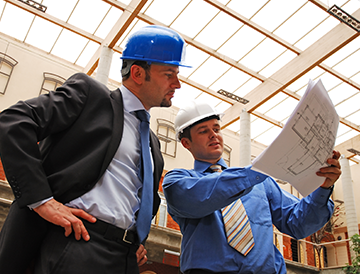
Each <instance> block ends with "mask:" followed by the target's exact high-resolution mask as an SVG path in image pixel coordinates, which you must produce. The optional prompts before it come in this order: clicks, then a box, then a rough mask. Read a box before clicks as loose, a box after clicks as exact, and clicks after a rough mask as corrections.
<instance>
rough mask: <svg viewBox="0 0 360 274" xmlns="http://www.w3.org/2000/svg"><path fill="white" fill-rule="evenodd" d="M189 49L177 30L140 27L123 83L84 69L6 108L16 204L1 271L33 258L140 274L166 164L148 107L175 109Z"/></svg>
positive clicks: (79, 268) (59, 268)
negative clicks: (112, 83)
mask: <svg viewBox="0 0 360 274" xmlns="http://www.w3.org/2000/svg"><path fill="white" fill-rule="evenodd" d="M184 50H185V42H184V40H183V39H182V38H181V37H180V35H179V34H178V33H176V32H175V31H173V30H171V29H169V28H165V27H161V26H147V27H144V28H141V29H140V30H138V31H136V32H135V33H134V34H133V35H131V36H130V37H129V39H128V41H127V44H126V46H125V49H124V52H123V55H122V57H121V58H122V59H123V67H122V76H123V85H122V86H121V87H120V88H118V89H116V90H114V91H110V90H108V88H107V87H106V86H105V85H103V84H101V83H99V82H97V81H96V80H94V79H92V78H91V77H89V76H87V75H85V74H83V73H78V74H75V75H73V76H71V77H70V78H69V79H68V80H67V81H66V82H65V83H64V85H63V86H61V87H59V88H58V89H57V90H56V91H52V92H50V93H49V94H46V95H41V96H39V97H37V98H33V99H30V100H27V101H25V102H23V101H20V102H19V103H17V104H16V105H14V106H12V107H10V108H8V109H6V110H4V111H2V112H1V114H0V154H1V159H2V163H3V166H4V170H5V174H6V177H7V179H8V182H9V184H10V186H11V187H12V189H13V192H14V195H15V202H14V203H13V205H12V206H11V208H10V212H9V214H8V217H7V219H6V221H5V224H4V227H3V229H2V231H1V234H0V273H4V274H5V273H9V274H10V273H24V272H25V269H26V268H27V267H28V265H29V264H30V262H31V261H32V260H33V259H34V258H36V261H35V273H65V274H71V273H76V274H78V273H87V274H91V273H94V274H95V273H96V274H98V273H107V274H111V273H114V274H115V273H116V274H121V273H123V274H134V273H135V274H136V273H139V268H138V264H139V265H141V264H143V263H144V262H146V260H147V259H146V256H145V254H146V251H145V250H144V247H143V245H142V244H143V243H144V242H145V240H146V238H147V235H148V233H149V230H150V225H151V219H152V217H153V216H154V215H155V214H156V212H157V210H158V207H159V204H160V198H159V196H158V193H157V191H158V186H159V180H160V178H161V175H162V171H163V165H164V163H163V158H162V155H161V151H160V143H159V140H158V139H157V137H156V135H155V134H154V133H153V132H152V131H150V132H149V116H150V115H149V112H148V111H149V110H150V108H152V107H155V106H156V107H169V106H171V99H172V97H173V96H174V93H175V90H176V89H179V88H180V82H179V79H178V72H179V66H184V63H183V61H184V55H185V53H184ZM143 133H145V134H143ZM39 142H40V143H39ZM150 148H151V150H150ZM38 254H39V255H38Z"/></svg>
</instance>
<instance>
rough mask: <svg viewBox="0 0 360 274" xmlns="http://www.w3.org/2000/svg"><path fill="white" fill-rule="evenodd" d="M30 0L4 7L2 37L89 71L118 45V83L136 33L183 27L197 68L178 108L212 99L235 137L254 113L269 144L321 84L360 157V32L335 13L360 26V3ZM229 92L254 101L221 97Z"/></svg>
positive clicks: (256, 136) (257, 131) (183, 76)
mask: <svg viewBox="0 0 360 274" xmlns="http://www.w3.org/2000/svg"><path fill="white" fill-rule="evenodd" d="M23 2H24V1H23ZM23 2H22V1H19V0H5V1H1V2H0V10H1V17H0V32H1V33H4V34H6V35H9V36H11V37H14V38H15V39H17V40H19V41H22V42H24V43H27V44H30V45H32V46H34V47H37V48H39V49H41V50H43V51H45V52H47V53H49V54H52V55H55V56H58V57H60V58H63V59H65V60H67V61H69V62H71V63H74V64H76V65H78V66H80V67H83V68H84V72H85V73H88V74H92V72H94V71H95V72H96V65H94V64H95V62H94V60H97V59H98V58H99V56H98V55H99V50H98V49H99V48H100V46H101V44H108V45H110V47H112V48H113V50H114V51H115V53H114V56H113V58H114V59H113V63H112V67H111V72H110V78H112V79H113V80H115V81H118V82H121V77H120V73H119V70H120V67H121V61H120V60H119V57H120V56H121V52H122V49H123V48H124V44H125V42H126V39H127V37H128V36H129V34H131V33H132V32H134V31H136V30H137V29H139V28H140V27H142V26H145V25H149V24H159V25H164V26H168V27H170V28H172V29H174V30H176V31H177V32H179V33H180V34H181V35H182V36H183V38H184V39H185V41H186V43H187V55H186V61H187V64H189V65H191V66H192V68H181V69H180V80H181V82H182V88H181V89H180V90H178V91H177V92H176V94H175V97H174V99H173V105H175V106H177V107H181V106H182V105H183V104H185V103H186V102H187V101H189V100H190V99H194V100H201V101H203V100H206V101H207V102H209V103H211V104H212V105H214V106H215V107H216V108H218V109H219V110H221V111H223V112H225V114H226V115H225V116H224V119H223V122H224V126H225V127H226V128H228V129H230V130H232V131H234V132H239V129H240V123H239V115H240V112H241V110H242V109H243V108H246V109H247V110H248V111H249V112H250V113H251V123H252V124H251V138H252V139H253V140H255V141H257V142H260V143H262V144H264V145H266V146H267V145H269V144H270V143H271V142H272V141H273V140H274V138H276V136H277V135H278V134H279V132H280V131H281V128H282V126H283V125H284V124H285V123H286V121H287V119H288V117H289V115H290V114H291V112H292V111H293V109H294V107H295V106H296V104H297V103H298V101H299V99H300V98H301V96H302V95H303V93H304V92H305V89H306V86H307V83H308V81H309V79H313V80H316V79H318V78H321V79H322V81H323V83H324V85H325V87H326V89H327V90H328V92H329V95H330V98H331V99H332V101H333V103H334V105H335V108H336V111H337V112H338V114H339V116H340V117H341V123H340V126H339V130H338V134H337V140H336V145H337V146H338V147H342V148H344V149H345V151H341V152H342V153H343V154H346V156H347V157H348V158H351V159H352V160H353V162H356V163H359V161H360V158H359V157H358V156H357V155H355V154H352V153H350V152H346V150H347V149H350V148H353V149H356V150H358V151H360V144H359V143H354V142H352V141H351V140H354V137H356V136H357V135H359V132H360V104H359V102H360V65H359V63H360V37H359V36H360V32H357V31H356V30H354V29H352V28H350V27H349V26H347V25H346V24H344V23H341V22H340V21H339V20H338V19H336V18H335V17H334V16H332V15H330V14H329V13H328V12H327V10H328V9H329V8H330V7H332V6H333V5H337V6H338V7H341V9H342V10H344V11H345V12H347V13H348V14H351V15H352V16H353V17H354V18H356V19H357V20H360V0H347V1H346V0H339V1H324V2H322V1H318V0H312V1H305V0H292V1H289V0H252V1H247V0H230V1H229V0H217V1H216V0H148V1H146V0H133V1H130V0H123V1H115V0H103V1H102V0H61V1H53V0H43V1H40V0H38V3H41V4H42V5H44V6H45V7H46V11H45V12H43V11H39V10H37V9H35V8H34V7H32V6H30V5H27V4H24V3H23ZM25 2H26V1H25ZM28 2H33V1H28ZM126 26H128V27H126ZM359 31H360V30H359ZM119 37H120V38H119ZM220 89H222V90H225V91H227V92H230V93H233V94H235V95H237V96H240V97H242V98H245V99H247V100H249V103H247V104H242V103H239V102H237V101H234V100H233V99H230V98H227V97H225V96H223V95H220V94H218V93H217V91H218V90H220ZM345 152H346V153H345Z"/></svg>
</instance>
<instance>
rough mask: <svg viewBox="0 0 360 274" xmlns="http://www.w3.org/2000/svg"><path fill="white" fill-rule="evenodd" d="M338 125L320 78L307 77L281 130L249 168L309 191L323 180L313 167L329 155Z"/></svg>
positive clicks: (301, 191)
mask: <svg viewBox="0 0 360 274" xmlns="http://www.w3.org/2000/svg"><path fill="white" fill-rule="evenodd" d="M338 125H339V116H338V115H337V113H336V110H335V107H334V105H333V103H332V102H331V100H330V97H329V95H328V92H327V91H326V89H325V87H324V86H323V84H322V82H321V80H318V81H317V82H314V81H312V80H310V81H309V84H308V86H307V89H306V91H305V94H304V96H303V97H302V98H301V100H300V102H299V104H298V105H297V107H296V108H295V110H294V111H293V113H292V114H291V116H290V117H289V119H288V121H287V122H286V124H285V126H284V128H283V129H282V131H281V133H280V134H279V136H278V137H277V138H276V139H275V140H274V141H273V142H272V143H271V145H270V146H269V147H268V148H267V149H266V150H264V151H263V153H262V154H260V155H259V156H258V157H257V158H256V159H255V160H254V162H253V169H255V170H258V171H261V172H263V173H266V174H268V175H270V176H272V177H274V178H277V179H281V180H283V181H287V182H289V183H290V184H291V185H292V186H294V187H295V188H296V189H297V190H298V191H299V192H300V194H301V195H302V196H304V197H305V196H307V195H309V194H310V193H311V192H313V191H314V190H315V189H316V188H318V187H319V186H320V185H321V184H322V183H323V182H324V180H325V179H324V177H319V176H317V175H316V171H318V170H319V169H320V167H323V166H326V165H327V163H326V160H327V159H328V158H331V156H332V151H333V148H334V145H335V139H336V133H337V129H338Z"/></svg>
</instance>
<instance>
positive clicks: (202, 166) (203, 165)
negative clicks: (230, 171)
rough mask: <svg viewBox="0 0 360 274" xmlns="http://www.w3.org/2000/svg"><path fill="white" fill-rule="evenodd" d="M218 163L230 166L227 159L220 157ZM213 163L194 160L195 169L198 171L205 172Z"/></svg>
mask: <svg viewBox="0 0 360 274" xmlns="http://www.w3.org/2000/svg"><path fill="white" fill-rule="evenodd" d="M216 164H217V165H221V166H222V167H224V168H228V166H227V164H226V163H225V160H224V159H223V158H220V160H219V161H218V162H217V163H216ZM211 165H212V164H211V163H209V162H204V161H199V160H195V162H194V170H195V171H198V172H205V171H206V170H207V169H208V168H209V167H210V166H211Z"/></svg>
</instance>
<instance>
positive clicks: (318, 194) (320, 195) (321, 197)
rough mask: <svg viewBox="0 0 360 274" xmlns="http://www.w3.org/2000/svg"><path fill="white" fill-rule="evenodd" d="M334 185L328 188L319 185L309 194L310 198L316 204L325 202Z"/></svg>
mask: <svg viewBox="0 0 360 274" xmlns="http://www.w3.org/2000/svg"><path fill="white" fill-rule="evenodd" d="M333 189H334V186H331V187H330V188H323V187H319V188H318V189H316V190H315V191H314V192H313V193H312V194H311V199H312V201H314V202H315V203H317V204H326V203H327V202H328V200H329V199H330V196H331V194H332V192H333Z"/></svg>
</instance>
